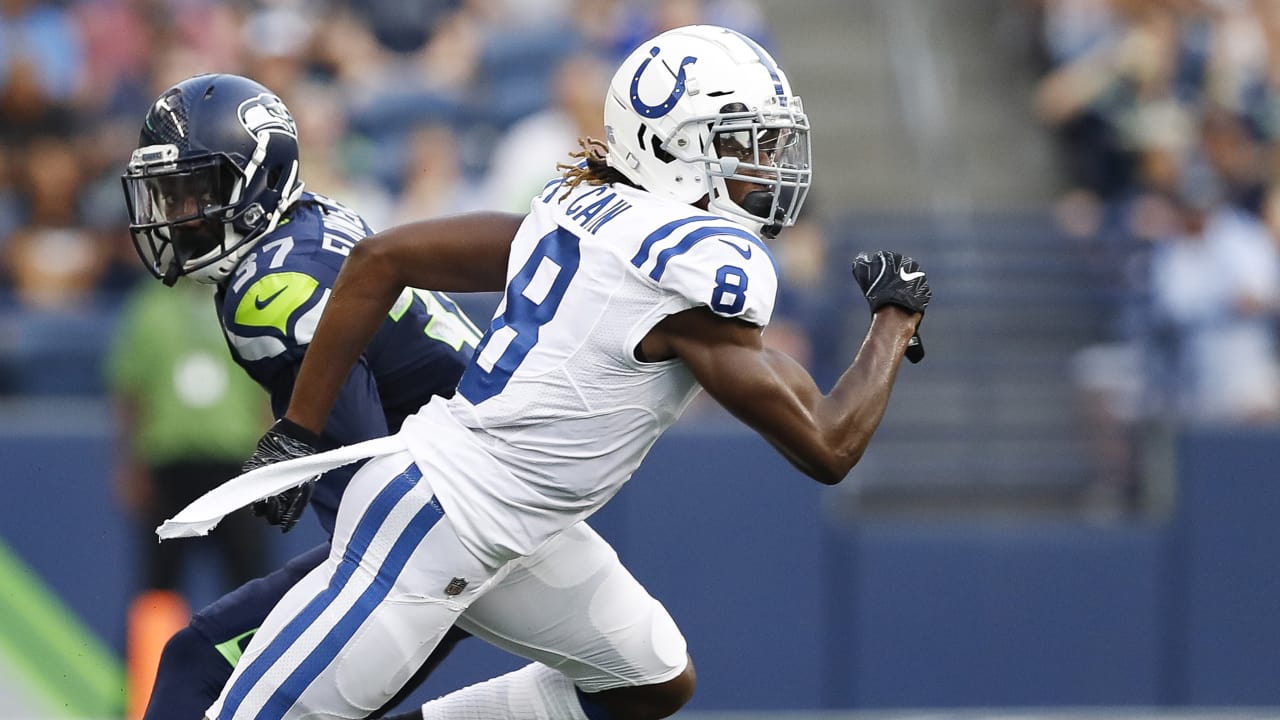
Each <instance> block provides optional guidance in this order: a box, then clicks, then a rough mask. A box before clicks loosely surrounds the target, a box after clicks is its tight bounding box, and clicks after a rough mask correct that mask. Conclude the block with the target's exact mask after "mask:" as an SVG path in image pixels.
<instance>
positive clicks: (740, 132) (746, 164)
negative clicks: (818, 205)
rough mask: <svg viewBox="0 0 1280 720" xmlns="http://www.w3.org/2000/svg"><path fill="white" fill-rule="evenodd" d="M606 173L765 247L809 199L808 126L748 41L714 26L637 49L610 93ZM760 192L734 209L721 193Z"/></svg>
mask: <svg viewBox="0 0 1280 720" xmlns="http://www.w3.org/2000/svg"><path fill="white" fill-rule="evenodd" d="M604 123H605V137H606V140H607V142H608V145H609V153H608V163H609V165H610V167H613V168H614V169H616V170H618V171H619V172H621V173H622V174H623V175H625V176H626V177H627V179H628V180H630V181H632V182H633V183H635V184H637V185H639V186H641V187H643V188H644V189H645V190H648V191H649V192H652V193H655V194H657V195H662V196H665V197H669V198H671V199H673V200H676V201H679V202H682V203H687V204H694V203H697V202H698V201H699V200H701V199H702V198H703V197H704V196H709V200H708V208H707V209H708V210H709V211H710V212H712V213H715V214H717V215H721V216H724V217H730V218H732V219H734V220H737V221H739V222H742V223H744V224H747V225H748V226H750V227H753V228H756V229H757V230H758V231H759V232H761V234H763V235H765V236H766V237H773V236H775V235H776V234H777V232H778V230H779V229H780V228H782V227H786V226H789V225H793V224H795V221H796V217H797V216H798V214H799V212H800V207H801V205H803V204H804V200H805V196H806V195H807V194H808V192H809V182H810V175H811V172H812V171H811V165H810V154H809V119H808V118H807V117H806V116H805V114H804V109H803V107H802V106H801V104H800V98H798V97H796V96H795V95H792V94H791V85H790V83H788V82H787V76H786V75H784V74H783V72H782V70H781V68H779V67H778V65H777V63H775V62H774V60H773V58H772V57H770V55H769V53H768V52H766V51H765V50H764V48H762V47H760V45H759V44H757V43H756V42H755V41H753V40H752V39H750V38H748V37H747V36H745V35H743V34H741V33H738V32H735V31H733V30H729V29H727V28H722V27H716V26H713V25H691V26H689V27H682V28H676V29H674V30H668V31H667V32H664V33H662V34H661V35H659V36H657V37H655V38H653V39H652V40H649V41H648V42H645V43H642V44H641V45H640V47H638V48H636V50H635V51H633V52H632V53H631V55H629V56H628V57H627V59H626V60H624V61H623V62H622V65H621V66H620V67H619V68H618V71H617V73H616V74H614V76H613V80H612V81H611V82H610V83H609V94H608V97H607V98H606V99H605V108H604ZM726 180H737V181H742V182H746V183H751V184H753V185H756V186H759V187H760V189H759V190H753V191H751V192H748V193H747V194H746V196H745V197H743V198H741V199H740V202H735V201H734V200H733V199H732V198H731V197H730V194H729V190H728V188H727V187H726V185H725V181H726Z"/></svg>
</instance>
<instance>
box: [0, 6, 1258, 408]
mask: <svg viewBox="0 0 1280 720" xmlns="http://www.w3.org/2000/svg"><path fill="white" fill-rule="evenodd" d="M1006 2H1007V5H1005V11H1006V14H1005V15H1004V17H1005V18H1006V19H1007V18H1008V17H1009V16H1012V15H1017V16H1019V17H1021V18H1023V19H1028V18H1029V19H1030V20H1031V22H1024V23H1020V24H1019V26H1020V27H1023V28H1026V34H1027V35H1028V40H1029V41H1028V42H1027V43H1026V47H1028V48H1030V51H1029V52H1028V57H1027V58H1026V61H1027V62H1028V63H1036V62H1039V63H1040V67H1041V72H1040V75H1039V78H1040V79H1039V84H1038V86H1036V87H1033V88H1028V91H1027V96H1026V100H1027V102H1028V103H1031V104H1033V105H1034V107H1035V109H1036V111H1037V112H1038V114H1039V117H1040V118H1041V120H1042V122H1043V125H1044V128H1045V129H1046V130H1047V131H1048V132H1050V133H1051V134H1052V135H1053V136H1054V137H1055V138H1056V140H1057V141H1058V147H1059V148H1060V150H1061V152H1060V158H1061V162H1060V168H1061V171H1062V177H1063V179H1064V181H1065V187H1066V189H1065V190H1064V192H1062V193H1061V195H1060V196H1059V197H1058V198H1056V200H1055V201H1054V206H1053V207H1054V217H1055V218H1056V219H1057V223H1058V226H1059V230H1061V231H1062V232H1063V233H1065V235H1066V236H1067V237H1069V238H1072V239H1074V241H1076V242H1077V243H1078V244H1079V248H1080V252H1079V257H1080V259H1081V261H1082V262H1084V263H1087V264H1088V267H1089V268H1090V270H1091V272H1093V273H1095V274H1096V276H1098V277H1101V278H1105V279H1106V281H1107V283H1108V286H1109V288H1110V289H1111V305H1112V306H1113V307H1114V311H1113V312H1112V313H1111V315H1112V318H1113V322H1111V323H1110V325H1109V326H1108V327H1107V328H1106V329H1105V337H1104V338H1103V339H1104V342H1101V343H1099V344H1098V345H1096V346H1093V347H1089V348H1086V349H1085V350H1084V351H1083V352H1081V353H1080V354H1079V357H1078V358H1077V362H1076V363H1075V366H1076V370H1077V381H1078V382H1079V384H1080V385H1081V387H1083V388H1084V390H1085V392H1086V395H1087V396H1088V397H1089V398H1090V399H1091V400H1092V401H1093V408H1094V410H1095V411H1096V412H1097V413H1098V418H1099V423H1101V424H1105V423H1113V424H1118V425H1131V424H1132V423H1134V421H1140V420H1142V419H1144V418H1153V417H1159V418H1169V417H1173V418H1185V419H1192V420H1200V421H1207V422H1250V423H1253V422H1274V421H1277V420H1280V350H1277V346H1278V343H1277V333H1278V332H1280V330H1278V328H1280V322H1278V320H1280V256H1278V253H1280V244H1278V243H1277V241H1276V238H1277V236H1280V184H1278V183H1277V182H1276V180H1277V178H1280V174H1278V170H1280V94H1278V91H1280V1H1278V0H1006ZM693 22H712V23H718V24H723V25H727V26H730V27H734V28H736V29H739V30H742V31H744V32H746V33H748V34H751V35H753V36H755V37H759V38H761V39H762V41H763V42H764V43H765V44H766V45H769V44H770V41H771V38H770V32H769V31H768V28H767V25H766V21H765V17H764V12H763V11H762V9H761V7H760V5H759V4H758V3H757V2H755V0H661V1H659V2H640V1H639V0H413V1H410V0H368V1H357V0H240V1H239V2H221V1H217V0H52V1H47V0H46V1H39V0H0V395H31V394H35V395H40V394H45V395H49V394H54V395H57V394H96V393H99V392H101V389H102V379H101V377H100V374H101V373H100V372H99V370H98V368H97V367H96V365H93V364H92V363H90V364H88V365H86V360H85V359H86V357H89V358H92V357H96V356H97V354H98V351H99V350H100V349H101V348H102V347H104V346H105V344H106V339H107V336H108V334H109V332H110V327H111V319H112V317H113V312H114V311H115V309H116V307H117V306H118V303H119V300H120V298H121V297H122V296H123V295H124V293H125V292H126V291H127V290H128V289H129V288H130V287H132V286H133V285H134V284H135V283H136V282H137V281H138V280H139V279H140V278H141V270H140V268H139V265H138V262H137V260H136V258H135V257H134V253H133V249H132V246H131V244H130V242H129V236H128V232H127V229H126V219H125V216H124V207H123V203H122V202H121V195H120V188H119V180H118V176H119V174H120V172H121V170H122V168H123V166H124V163H125V162H126V160H127V157H128V153H129V151H130V150H131V149H132V147H133V146H134V143H135V141H136V137H137V131H138V123H139V121H140V118H141V117H142V115H143V112H144V111H145V109H146V107H147V104H148V103H149V102H150V101H151V100H152V99H153V98H154V97H155V96H156V95H158V94H159V92H160V91H161V90H162V89H164V88H165V87H167V86H169V85H170V84H172V83H173V82H176V81H177V80H179V79H181V78H183V77H186V76H188V75H190V74H193V73H196V72H200V71H211V70H212V71H228V72H236V73H241V74H246V75H249V76H252V77H254V78H256V79H258V80H260V81H262V82H263V83H264V84H266V85H267V86H269V87H272V88H273V89H275V90H276V91H277V92H278V93H279V94H280V95H281V97H282V98H283V99H284V100H285V102H286V103H287V104H288V105H289V106H290V108H291V109H292V110H293V112H294V114H295V116H296V118H297V120H298V123H299V131H300V135H301V139H302V146H303V158H302V162H303V170H302V172H303V177H304V179H305V181H306V183H307V187H308V188H309V189H311V190H314V191H316V192H320V193H323V194H327V195H332V196H334V197H336V198H339V199H340V200H342V201H343V202H345V203H347V204H349V205H352V206H354V207H356V208H357V209H359V210H360V211H361V212H362V213H363V214H364V215H365V216H366V218H367V219H368V220H369V221H370V224H371V225H373V226H374V227H375V228H383V227H387V226H389V225H391V224H394V223H397V222H401V221H404V220H407V219H411V218H419V217H426V216H430V215H435V214H440V213H446V212H455V211H462V210H468V209H474V208H478V207H496V208H503V209H508V210H516V211H519V210H521V209H523V207H524V206H525V203H526V202H527V200H526V198H528V197H530V196H531V195H532V194H533V192H534V191H535V190H536V189H537V188H539V187H540V186H541V184H542V182H543V181H544V179H545V178H546V176H547V175H548V173H549V172H551V171H552V168H553V165H554V163H555V162H557V161H560V160H563V159H564V158H565V156H566V153H567V152H568V151H569V150H571V149H573V148H574V147H575V144H576V143H575V140H576V138H577V137H578V136H579V135H594V136H600V135H601V134H602V132H603V129H602V128H601V127H600V112H599V102H600V96H601V93H602V92H603V88H604V86H605V83H606V82H607V80H608V77H609V73H610V71H611V68H612V66H613V64H614V63H615V62H616V60H617V59H618V58H619V57H620V56H621V55H622V54H624V53H625V52H627V50H629V49H630V48H631V47H632V46H633V44H634V43H635V42H638V41H639V40H640V39H641V38H643V37H646V36H649V35H651V34H653V33H655V32H657V31H659V30H660V29H662V28H665V27H674V26H677V25H682V24H688V23H693ZM783 56H784V57H785V53H783ZM810 92H813V91H810ZM802 94H803V93H802ZM838 120H839V119H838V118H825V117H824V118H821V119H820V122H824V123H834V122H838ZM823 202H824V203H829V202H830V200H829V199H827V200H823ZM847 209H848V208H843V207H842V208H834V209H832V212H836V211H839V212H844V211H846V210H847ZM811 215H812V213H811ZM793 235H795V236H796V237H797V238H802V239H798V240H797V241H796V242H792V243H790V244H791V245H793V246H794V247H795V248H802V249H801V250H800V251H798V252H795V253H790V255H791V256H790V257H780V261H781V262H782V263H783V264H784V265H787V266H788V272H789V273H790V274H791V276H792V277H793V278H795V277H800V278H801V280H800V282H799V283H797V286H798V287H793V288H791V289H792V290H796V292H794V293H792V294H793V297H795V298H797V299H798V301H797V302H795V303H794V311H793V313H792V314H793V315H794V316H795V317H796V318H797V319H798V320H799V322H797V323H793V324H791V325H783V324H780V325H779V329H778V330H777V331H776V332H775V333H774V334H775V336H777V338H778V340H779V341H780V342H783V343H788V344H789V347H790V348H791V349H792V350H794V351H797V352H798V353H799V354H800V355H801V356H802V359H803V355H804V348H805V347H806V346H810V347H827V346H832V345H833V343H830V342H827V341H825V340H824V339H823V338H805V337H803V335H805V334H806V333H809V334H811V333H812V332H814V328H817V327H823V326H826V327H829V326H830V323H819V322H806V320H805V318H804V317H803V315H804V313H805V312H806V308H808V311H812V310H813V309H814V308H815V307H816V308H819V311H821V308H822V307H824V305H823V302H822V301H821V299H817V300H815V299H814V293H808V295H806V293H807V292H808V290H810V289H813V290H816V291H817V292H819V293H820V291H821V290H822V289H821V288H820V287H818V288H812V287H810V288H805V287H803V286H805V285H810V286H814V285H820V284H821V282H820V281H814V280H813V278H816V277H819V276H822V275H823V274H824V271H823V269H822V267H821V265H822V264H823V260H822V258H823V245H824V242H825V241H824V239H823V237H822V232H821V228H817V229H815V228H813V227H810V228H809V229H808V230H807V231H806V232H805V233H802V232H799V231H797V232H796V233H793ZM823 282H824V281H823ZM785 305H786V303H785V302H784V306H785ZM788 333H794V334H796V335H797V337H795V338H792V339H789V338H788V337H787V334H788ZM820 374H821V373H820Z"/></svg>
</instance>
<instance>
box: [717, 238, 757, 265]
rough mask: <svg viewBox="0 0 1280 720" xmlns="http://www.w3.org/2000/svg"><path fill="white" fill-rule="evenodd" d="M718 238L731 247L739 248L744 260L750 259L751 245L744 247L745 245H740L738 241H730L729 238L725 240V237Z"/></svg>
mask: <svg viewBox="0 0 1280 720" xmlns="http://www.w3.org/2000/svg"><path fill="white" fill-rule="evenodd" d="M716 239H717V240H719V241H720V242H722V243H724V244H725V245H728V246H729V247H731V248H733V249H734V250H737V251H738V254H739V255H741V256H742V259H743V260H750V259H751V248H750V247H745V248H744V247H742V246H740V245H738V244H737V243H732V242H729V241H728V240H725V239H724V238H716Z"/></svg>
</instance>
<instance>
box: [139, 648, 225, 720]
mask: <svg viewBox="0 0 1280 720" xmlns="http://www.w3.org/2000/svg"><path fill="white" fill-rule="evenodd" d="M230 676H231V663H230V662H228V661H227V659H226V658H225V657H223V656H222V654H221V653H219V652H218V650H217V648H215V647H214V646H213V643H211V642H210V641H209V639H208V638H206V637H205V636H204V635H202V634H201V633H199V632H197V631H196V630H195V629H194V628H192V627H191V626H190V625H188V626H187V627H184V628H183V629H181V630H179V631H178V632H176V633H174V635H173V637H171V638H169V641H168V642H167V643H165V646H164V650H163V652H161V654H160V666H159V668H158V669H157V671H156V678H155V684H154V685H153V686H152V690H151V698H150V701H149V702H148V704H147V709H146V712H145V713H144V715H143V718H144V720H171V719H176V718H191V717H200V715H201V714H202V713H203V712H204V710H205V709H206V708H208V707H209V705H210V704H212V703H213V701H214V700H216V699H217V698H218V693H219V692H220V691H221V690H222V686H223V685H224V684H225V683H226V681H227V678H229V677H230Z"/></svg>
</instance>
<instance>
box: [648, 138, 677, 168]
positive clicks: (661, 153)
mask: <svg viewBox="0 0 1280 720" xmlns="http://www.w3.org/2000/svg"><path fill="white" fill-rule="evenodd" d="M653 156H654V157H656V158H658V160H660V161H662V162H664V163H671V162H673V161H674V160H675V159H676V156H675V155H672V154H671V153H669V152H667V151H666V150H663V149H662V143H661V141H659V140H658V136H657V135H654V136H653Z"/></svg>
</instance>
